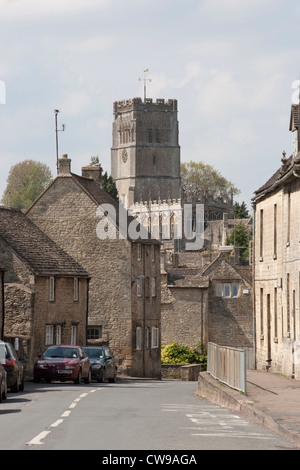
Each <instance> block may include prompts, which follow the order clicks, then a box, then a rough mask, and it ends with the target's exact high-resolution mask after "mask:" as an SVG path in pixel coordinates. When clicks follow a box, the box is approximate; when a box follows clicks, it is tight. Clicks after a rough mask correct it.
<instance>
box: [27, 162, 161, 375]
mask: <svg viewBox="0 0 300 470" xmlns="http://www.w3.org/2000/svg"><path fill="white" fill-rule="evenodd" d="M100 178H101V171H100V167H99V166H97V165H96V166H87V167H84V168H83V169H82V175H81V176H79V175H75V174H74V173H72V172H71V160H70V159H69V158H68V157H67V155H64V156H63V157H62V158H60V159H59V173H58V176H57V177H56V178H55V179H54V180H53V182H52V183H51V184H50V185H49V186H48V187H47V188H46V190H45V191H44V192H43V193H42V194H41V195H40V197H38V198H37V200H36V201H35V202H34V203H33V204H32V206H31V207H30V208H29V210H28V211H27V215H28V217H29V218H30V219H31V220H32V221H34V223H35V224H37V225H38V226H39V227H40V228H41V229H42V230H43V231H44V232H45V233H47V235H48V236H49V237H51V238H52V239H53V240H54V241H55V242H56V243H57V244H58V245H59V246H61V247H62V248H63V249H64V250H65V251H66V252H67V253H69V254H70V255H71V256H72V257H74V258H75V259H76V260H77V262H78V263H80V264H81V265H82V266H83V267H84V268H85V269H86V271H87V272H88V273H89V275H90V277H91V280H90V287H89V316H88V325H87V341H88V344H94V345H97V344H108V345H109V346H110V347H111V349H112V350H113V351H114V353H115V355H116V358H117V361H118V368H119V370H120V371H121V372H124V373H127V374H130V375H133V376H148V377H160V328H161V325H160V322H161V316H160V315H161V311H160V256H159V252H160V245H159V242H157V241H155V240H154V241H153V240H151V239H150V238H148V233H147V236H145V237H142V238H139V235H138V234H137V236H136V237H135V236H134V235H135V234H136V233H133V232H135V229H136V231H138V227H135V225H134V221H133V220H131V219H130V218H127V213H126V211H125V210H123V209H122V207H119V204H118V203H117V202H116V201H115V200H114V199H113V198H112V197H111V196H109V194H108V193H106V191H104V190H103V189H102V188H101V186H100ZM129 232H130V233H131V235H130V234H129Z"/></svg>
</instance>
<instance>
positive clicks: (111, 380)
mask: <svg viewBox="0 0 300 470" xmlns="http://www.w3.org/2000/svg"><path fill="white" fill-rule="evenodd" d="M108 381H109V382H110V383H114V384H115V383H116V381H117V371H116V370H115V373H114V376H113V377H112V378H111V379H108Z"/></svg>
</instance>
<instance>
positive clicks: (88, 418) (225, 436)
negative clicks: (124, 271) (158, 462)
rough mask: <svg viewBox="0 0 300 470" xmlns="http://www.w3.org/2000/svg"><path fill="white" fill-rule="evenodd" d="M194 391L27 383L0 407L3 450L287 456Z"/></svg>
mask: <svg viewBox="0 0 300 470" xmlns="http://www.w3.org/2000/svg"><path fill="white" fill-rule="evenodd" d="M195 389H196V383H195V382H181V381H172V380H163V381H151V380H129V379H128V380H125V379H122V380H121V379H120V380H119V381H118V382H117V383H116V384H108V383H104V384H97V383H91V384H89V385H85V384H80V385H74V384H72V383H65V384H63V383H51V384H44V383H41V384H34V383H33V382H26V384H25V391H24V392H23V393H19V394H14V393H8V398H7V400H6V401H5V402H4V403H1V404H0V423H1V425H0V450H29V451H34V450H73V449H75V450H76V449H77V450H78V449H80V450H98V451H100V450H101V451H105V452H106V454H105V455H107V451H109V450H111V451H114V450H115V451H117V450H119V451H122V450H123V451H130V450H147V451H151V450H156V451H158V450H159V451H162V452H160V453H161V454H163V451H164V450H165V451H168V450H169V451H180V450H181V451H183V450H190V451H200V450H267V449H270V450H276V449H277V450H280V449H289V448H292V445H290V444H289V443H288V442H287V441H285V440H284V439H282V438H281V437H279V436H278V435H277V434H274V433H272V432H270V431H268V430H266V429H264V428H262V427H260V426H257V425H256V424H254V423H253V422H252V421H251V420H248V419H246V418H244V417H243V416H241V415H238V414H236V413H233V412H231V411H229V410H227V409H223V408H220V407H218V406H215V405H212V404H210V403H209V402H207V401H205V400H202V399H200V398H198V397H196V396H195V395H194V392H195ZM175 454H176V452H175ZM112 455H113V454H112ZM195 455H197V452H196V453H195Z"/></svg>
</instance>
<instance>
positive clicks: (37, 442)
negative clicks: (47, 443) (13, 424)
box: [27, 431, 51, 446]
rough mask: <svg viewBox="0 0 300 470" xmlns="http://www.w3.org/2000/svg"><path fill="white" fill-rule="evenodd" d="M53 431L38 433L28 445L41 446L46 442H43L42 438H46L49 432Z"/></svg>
mask: <svg viewBox="0 0 300 470" xmlns="http://www.w3.org/2000/svg"><path fill="white" fill-rule="evenodd" d="M50 432H51V431H43V432H41V433H40V434H38V435H37V436H36V437H34V438H33V439H31V441H30V442H27V445H28V446H40V445H42V444H44V442H41V440H42V439H45V437H46V436H48V434H50Z"/></svg>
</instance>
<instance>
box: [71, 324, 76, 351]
mask: <svg viewBox="0 0 300 470" xmlns="http://www.w3.org/2000/svg"><path fill="white" fill-rule="evenodd" d="M76 342H77V325H72V326H71V343H70V344H71V345H72V346H76Z"/></svg>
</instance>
